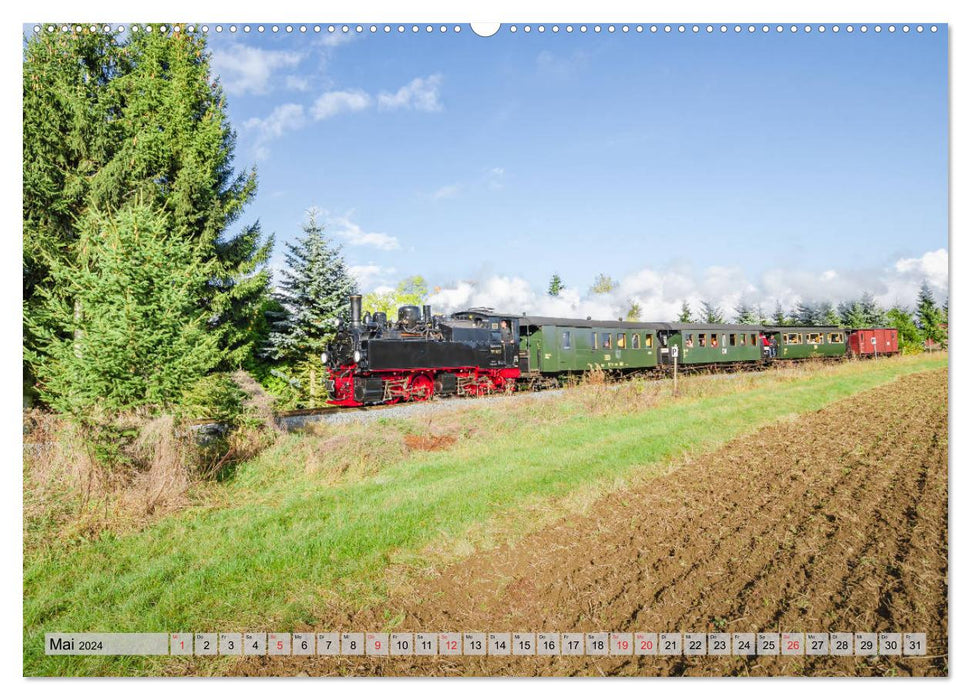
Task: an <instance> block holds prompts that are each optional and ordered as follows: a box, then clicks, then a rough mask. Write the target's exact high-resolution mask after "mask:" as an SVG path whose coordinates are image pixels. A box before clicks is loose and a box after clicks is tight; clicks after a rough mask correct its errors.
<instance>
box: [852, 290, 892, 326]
mask: <svg viewBox="0 0 971 700" xmlns="http://www.w3.org/2000/svg"><path fill="white" fill-rule="evenodd" d="M859 303H860V311H861V312H862V314H863V318H864V319H865V324H866V325H867V326H870V327H879V326H884V325H886V323H887V319H886V315H885V314H884V311H883V308H881V306H880V305H879V304H878V303H877V301H876V299H874V298H873V295H872V294H870V292H863V296H861V297H860V302H859Z"/></svg>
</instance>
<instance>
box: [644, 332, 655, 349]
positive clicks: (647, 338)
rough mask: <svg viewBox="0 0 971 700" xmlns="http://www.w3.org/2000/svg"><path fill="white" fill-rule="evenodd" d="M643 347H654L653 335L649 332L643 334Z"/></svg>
mask: <svg viewBox="0 0 971 700" xmlns="http://www.w3.org/2000/svg"><path fill="white" fill-rule="evenodd" d="M644 347H645V348H653V347H654V336H653V335H651V334H650V333H646V334H644Z"/></svg>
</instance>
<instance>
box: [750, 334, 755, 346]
mask: <svg viewBox="0 0 971 700" xmlns="http://www.w3.org/2000/svg"><path fill="white" fill-rule="evenodd" d="M749 338H750V339H751V341H752V342H751V343H749V344H750V345H756V342H755V333H750V334H749Z"/></svg>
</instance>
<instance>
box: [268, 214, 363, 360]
mask: <svg viewBox="0 0 971 700" xmlns="http://www.w3.org/2000/svg"><path fill="white" fill-rule="evenodd" d="M317 215H318V214H317V212H316V211H314V210H310V211H309V212H307V219H306V221H305V222H304V225H303V232H304V235H303V236H302V237H301V238H299V239H298V240H297V242H296V243H287V245H286V248H287V252H286V262H287V266H286V267H285V268H284V269H283V271H282V272H281V280H280V283H279V285H278V288H277V291H276V293H275V295H274V296H275V297H276V299H277V301H278V302H279V304H280V305H281V306H282V307H283V309H284V312H283V313H282V314H281V315H280V317H279V318H277V319H275V320H274V321H273V323H272V330H271V332H270V334H269V347H267V348H266V350H265V352H266V355H267V356H268V357H271V358H272V359H275V360H282V361H284V362H288V363H292V364H294V365H297V364H300V363H312V362H315V361H317V362H319V361H318V360H317V359H316V358H317V357H318V356H319V355H320V353H321V352H323V351H324V349H325V348H326V346H327V343H328V342H330V340H331V338H333V335H334V331H335V329H336V327H335V324H334V321H335V320H336V319H338V318H345V319H346V318H347V315H348V297H349V296H350V295H352V294H357V282H356V281H355V280H354V278H353V277H352V276H351V275H350V273H349V272H348V271H347V266H346V265H345V263H344V259H343V257H341V253H340V247H339V246H336V245H332V244H331V243H330V242H329V241H328V240H327V237H326V236H325V235H324V229H323V227H322V226H321V225H320V224H319V223H318V221H317Z"/></svg>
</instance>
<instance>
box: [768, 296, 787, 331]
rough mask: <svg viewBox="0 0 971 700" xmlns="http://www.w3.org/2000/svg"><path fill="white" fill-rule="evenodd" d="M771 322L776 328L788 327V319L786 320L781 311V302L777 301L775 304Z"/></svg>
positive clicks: (784, 313) (784, 314)
mask: <svg viewBox="0 0 971 700" xmlns="http://www.w3.org/2000/svg"><path fill="white" fill-rule="evenodd" d="M772 321H773V323H774V324H775V325H777V326H787V325H789V322H788V319H786V312H785V311H783V309H782V302H781V301H777V302H776V303H775V311H774V312H773V313H772Z"/></svg>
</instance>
